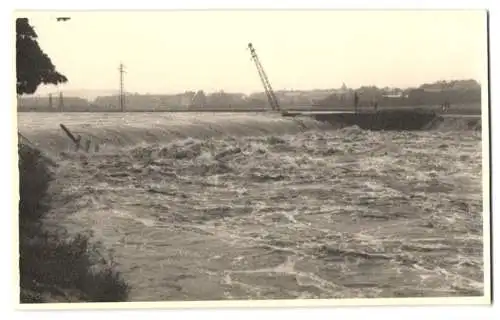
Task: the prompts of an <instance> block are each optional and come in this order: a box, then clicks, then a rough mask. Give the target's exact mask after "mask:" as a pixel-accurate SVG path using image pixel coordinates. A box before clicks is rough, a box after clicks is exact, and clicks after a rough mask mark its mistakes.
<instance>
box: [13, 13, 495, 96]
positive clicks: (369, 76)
mask: <svg viewBox="0 0 500 320" xmlns="http://www.w3.org/2000/svg"><path fill="white" fill-rule="evenodd" d="M17 15H18V16H25V17H28V18H29V19H30V23H31V24H32V25H33V26H34V27H35V30H36V32H37V33H38V36H39V43H40V45H41V47H42V49H43V50H44V51H45V52H46V53H47V54H48V55H49V56H50V57H51V59H52V61H53V63H54V64H55V65H56V67H57V69H58V70H59V71H60V72H62V73H63V74H65V75H66V76H67V77H68V79H69V82H68V83H67V84H65V85H62V86H60V88H59V89H60V90H63V91H64V90H81V89H91V90H114V89H117V88H118V85H119V73H118V66H119V64H120V62H123V63H124V64H125V66H126V69H127V74H126V76H125V87H126V90H127V91H129V92H140V93H147V92H149V93H175V92H183V91H185V90H205V91H206V92H212V91H216V90H220V89H223V90H225V91H228V92H245V93H249V92H253V91H262V90H263V88H262V86H261V83H260V80H259V77H258V73H257V70H256V68H255V65H254V64H253V62H252V60H251V58H250V52H249V51H248V49H247V44H248V42H252V43H253V45H254V47H255V49H256V51H257V54H258V55H259V58H260V59H261V62H262V64H263V66H264V69H265V71H266V72H267V74H268V77H269V79H270V81H271V84H272V86H273V87H274V89H275V90H279V89H296V90H300V89H305V90H308V89H314V88H338V87H340V86H341V85H342V83H343V82H345V84H346V85H347V86H348V87H359V86H361V85H377V86H382V87H383V86H398V87H408V86H415V85H419V84H421V83H424V82H431V81H435V80H441V79H446V80H449V79H462V78H474V79H476V80H479V81H481V80H482V79H484V72H485V70H486V69H485V67H486V58H487V56H486V36H487V35H486V12H485V11H159V12H158V11H157V12H148V11H142V12H140V11H139V12H132V11H130V12H111V11H110V12H79V13H54V12H30V13H18V14H17ZM61 15H62V16H66V15H67V16H70V17H72V19H71V20H70V21H66V22H57V21H56V17H57V16H61ZM59 89H56V88H55V87H49V88H41V89H40V90H39V93H43V92H47V90H48V91H56V90H59Z"/></svg>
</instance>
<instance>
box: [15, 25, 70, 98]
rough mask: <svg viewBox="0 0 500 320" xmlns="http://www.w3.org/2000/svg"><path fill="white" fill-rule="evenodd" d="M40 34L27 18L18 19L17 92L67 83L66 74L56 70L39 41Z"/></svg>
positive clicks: (28, 92)
mask: <svg viewBox="0 0 500 320" xmlns="http://www.w3.org/2000/svg"><path fill="white" fill-rule="evenodd" d="M37 38H38V35H37V34H36V32H35V30H34V29H33V27H32V26H31V25H30V24H29V21H28V19H27V18H17V19H16V73H17V94H18V95H21V94H33V93H35V91H36V89H37V88H38V86H39V85H40V84H54V85H57V84H59V83H65V82H67V81H68V79H67V78H66V76H64V75H62V74H60V73H59V72H57V71H56V68H55V66H54V64H53V63H52V61H51V60H50V58H49V56H48V55H47V54H45V53H44V52H43V51H42V49H41V48H40V46H39V45H38V41H37Z"/></svg>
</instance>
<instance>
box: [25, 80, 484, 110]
mask: <svg viewBox="0 0 500 320" xmlns="http://www.w3.org/2000/svg"><path fill="white" fill-rule="evenodd" d="M355 93H357V94H358V97H359V106H360V107H369V106H373V105H374V104H375V103H376V104H377V105H378V106H379V107H397V106H422V105H431V106H436V105H443V104H445V103H449V104H452V105H453V104H478V105H479V106H480V102H481V85H480V84H479V83H478V82H477V81H476V80H473V79H467V80H453V81H436V82H433V83H425V84H422V85H420V86H419V87H417V88H406V89H401V88H389V87H385V88H378V87H376V86H362V87H360V88H357V89H351V88H347V87H346V86H345V84H344V85H343V86H342V87H341V88H339V89H325V90H309V91H306V90H304V91H295V90H291V91H286V90H279V91H276V92H275V94H276V96H277V98H278V100H279V102H280V104H281V106H282V107H283V108H286V107H304V106H316V107H319V108H331V109H343V108H352V106H353V99H354V94H355ZM118 102H119V96H118V95H108V96H99V97H97V98H95V99H94V100H93V101H89V100H87V99H85V98H82V97H65V96H63V95H62V96H60V97H59V96H52V97H50V96H46V97H33V96H31V97H30V96H21V97H18V110H19V111H118V110H119V103H118ZM125 104H126V109H127V110H144V111H147V110H151V111H155V110H165V111H168V110H189V109H203V108H206V109H210V108H216V109H226V108H227V109H263V108H267V107H268V102H267V98H266V95H265V93H264V92H258V93H253V94H250V95H245V94H243V93H227V92H224V91H219V92H214V93H210V94H206V93H205V92H203V91H202V90H200V91H197V92H194V91H186V92H184V93H180V94H165V95H162V94H137V93H135V94H130V93H127V94H126V99H125Z"/></svg>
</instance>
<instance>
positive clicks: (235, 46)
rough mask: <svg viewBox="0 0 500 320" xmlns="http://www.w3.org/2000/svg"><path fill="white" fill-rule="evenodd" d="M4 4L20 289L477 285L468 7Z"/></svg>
mask: <svg viewBox="0 0 500 320" xmlns="http://www.w3.org/2000/svg"><path fill="white" fill-rule="evenodd" d="M12 24H13V25H14V24H15V27H12V32H15V74H16V80H17V82H16V97H17V105H16V110H17V116H16V119H17V143H16V144H17V151H18V155H17V157H18V161H17V163H18V168H19V205H18V208H19V211H18V213H16V214H17V218H16V219H17V222H18V223H17V225H18V230H16V232H17V231H18V243H17V244H16V251H18V253H19V254H18V275H16V276H17V277H18V280H19V281H18V293H19V297H18V302H19V306H20V307H23V306H28V305H29V306H31V307H32V308H43V307H44V306H48V305H51V306H57V305H64V304H67V305H69V306H68V307H69V308H78V307H79V306H81V305H82V304H85V303H86V304H88V303H95V306H96V308H98V307H99V304H100V303H118V304H117V305H116V307H117V308H120V304H123V305H125V304H126V303H142V302H156V303H166V304H167V303H170V304H171V305H172V306H173V304H177V305H179V306H182V304H183V303H192V302H198V303H216V305H217V306H221V307H222V306H229V307H231V306H235V304H232V303H250V302H254V303H255V304H256V305H258V304H259V301H260V302H261V303H266V301H267V302H269V301H275V302H276V303H277V304H278V303H280V302H284V301H286V303H287V306H295V305H300V306H305V305H307V303H312V304H314V303H315V302H317V303H322V304H323V305H330V304H331V305H336V304H337V305H339V304H342V303H343V302H347V301H350V302H349V304H350V305H353V304H359V305H370V304H373V301H380V303H381V304H391V305H394V304H398V303H408V299H409V298H411V299H415V300H414V301H416V302H414V303H417V304H418V303H420V302H422V303H423V302H424V301H425V303H427V304H429V303H430V304H433V303H438V302H439V304H446V303H447V301H448V300H446V299H454V300H456V301H460V299H464V300H463V301H466V302H467V303H473V304H490V303H491V288H490V282H491V265H490V262H491V257H490V213H491V212H490V211H491V202H490V173H489V170H490V156H489V152H490V151H489V148H490V141H489V140H490V133H489V123H490V119H489V107H490V106H489V84H488V81H489V79H488V61H489V60H488V12H487V11H486V10H157V11H119V10H115V11H111V10H108V11H56V10H52V11H50V10H44V11H41V10H40V11H36V10H33V11H21V10H19V11H16V12H15V15H14V17H13V19H12ZM12 37H14V35H12ZM419 299H420V300H419ZM419 301H420V302H419ZM433 301H436V302H433ZM448 302H450V301H448ZM455 303H456V302H455Z"/></svg>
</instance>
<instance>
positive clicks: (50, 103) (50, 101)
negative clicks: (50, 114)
mask: <svg viewBox="0 0 500 320" xmlns="http://www.w3.org/2000/svg"><path fill="white" fill-rule="evenodd" d="M52 108H53V106H52V93H49V109H50V110H51V111H52Z"/></svg>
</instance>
